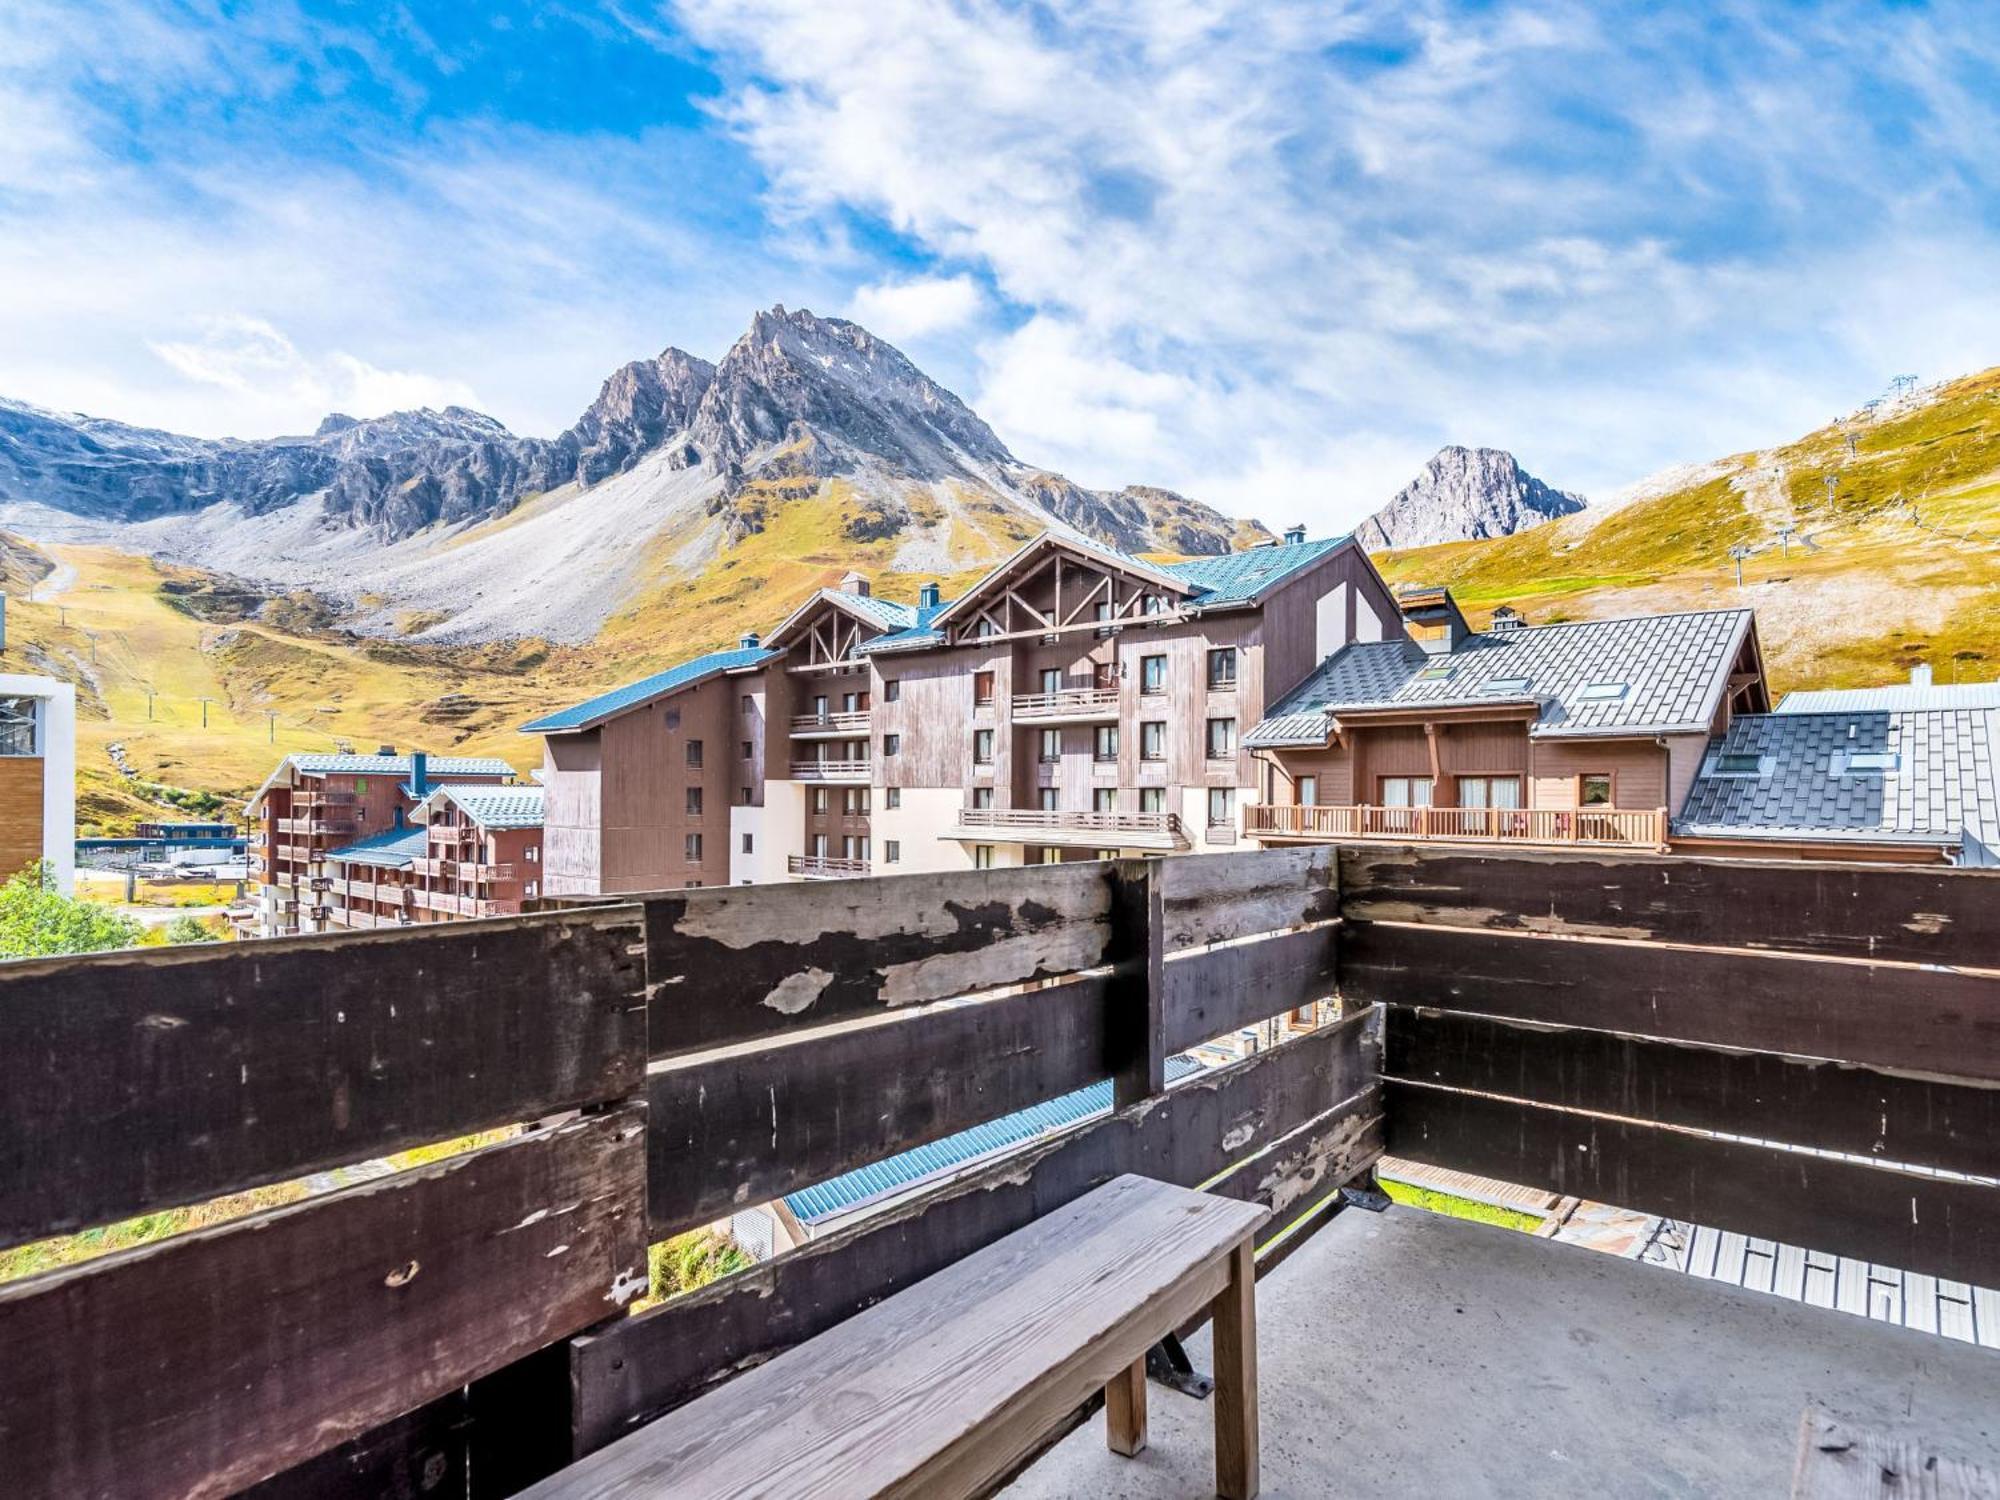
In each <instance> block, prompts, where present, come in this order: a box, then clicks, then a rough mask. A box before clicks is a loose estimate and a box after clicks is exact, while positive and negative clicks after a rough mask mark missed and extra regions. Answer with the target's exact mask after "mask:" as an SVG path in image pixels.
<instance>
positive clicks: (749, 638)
mask: <svg viewBox="0 0 2000 1500" xmlns="http://www.w3.org/2000/svg"><path fill="white" fill-rule="evenodd" d="M736 644H737V645H739V646H741V647H742V648H743V649H744V650H745V651H755V650H756V649H757V632H756V631H754V630H748V631H745V632H744V633H743V638H742V639H741V640H739V641H738V642H737V643H736Z"/></svg>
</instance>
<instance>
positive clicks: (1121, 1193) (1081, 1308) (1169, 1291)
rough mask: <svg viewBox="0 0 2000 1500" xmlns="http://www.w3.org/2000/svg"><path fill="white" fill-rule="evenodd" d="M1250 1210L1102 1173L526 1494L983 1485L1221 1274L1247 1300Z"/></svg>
mask: <svg viewBox="0 0 2000 1500" xmlns="http://www.w3.org/2000/svg"><path fill="white" fill-rule="evenodd" d="M1268 1216H1269V1211H1268V1210H1267V1209H1264V1208H1262V1207H1260V1206H1257V1205H1254V1204H1247V1203H1232V1202H1230V1201H1228V1200H1226V1199H1221V1198H1215V1197H1211V1196H1209V1195H1207V1194H1204V1193H1196V1192H1190V1191H1188V1190H1187V1189H1185V1188H1179V1187H1173V1186H1170V1185H1168V1184H1166V1183H1162V1182H1157V1181H1153V1180H1150V1179H1147V1178H1143V1177H1137V1176H1120V1177H1117V1178H1115V1179H1114V1180H1112V1181H1111V1182H1109V1183H1107V1184H1105V1185H1104V1186H1103V1187H1100V1188H1097V1189H1096V1190H1094V1191H1092V1192H1089V1193H1086V1194H1083V1195H1080V1196H1079V1197H1077V1198H1076V1199H1074V1200H1072V1201H1071V1202H1069V1203H1067V1204H1064V1205H1063V1206H1061V1207H1059V1208H1057V1209H1055V1210H1053V1211H1052V1212H1051V1213H1049V1214H1048V1215H1046V1216H1045V1217H1043V1218H1041V1219H1039V1220H1037V1221H1035V1222H1034V1223H1031V1224H1028V1225H1024V1226H1023V1227H1022V1228H1020V1229H1018V1230H1016V1231H1014V1232H1013V1233H1011V1234H1009V1235H1006V1236H1004V1237H1002V1238H1000V1239H999V1240H996V1241H995V1242H994V1243H992V1244H989V1245H986V1246H984V1247H982V1248H981V1249H979V1250H977V1251H974V1252H973V1253H972V1254H970V1255H967V1256H965V1257H964V1258H963V1259H960V1260H957V1261H955V1262H953V1263H952V1264H951V1265H949V1266H947V1267H945V1268H944V1269H942V1270H940V1271H938V1272H937V1273H936V1274H935V1275H932V1276H929V1277H926V1278H924V1279H923V1280H922V1281H920V1282H918V1283H917V1284H915V1285H913V1286H911V1287H908V1288H907V1289H905V1290H904V1291H902V1292H901V1293H899V1294H898V1295H897V1296H895V1297H893V1298H890V1299H887V1300H885V1301H883V1302H880V1303H877V1304H876V1305H875V1306H873V1307H870V1308H868V1309H867V1310H865V1311H863V1312H861V1313H858V1314H857V1315H856V1316H854V1317H852V1318H849V1319H847V1320H845V1321H843V1322H842V1323H840V1324H839V1325H838V1326H837V1327H834V1328H831V1329H829V1330H828V1331H827V1332H825V1333H823V1334H821V1335H820V1336H819V1337H818V1338H817V1339H815V1340H814V1341H813V1342H812V1343H811V1344H810V1345H806V1346H800V1347H797V1348H793V1349H790V1350H788V1351H786V1352H785V1353H783V1354H780V1355H778V1356H777V1357H776V1358H774V1359H772V1360H771V1361H770V1362H769V1363H768V1364H766V1365H764V1366H762V1367H761V1368H759V1369H756V1370H753V1371H750V1372H748V1373H746V1374H745V1375H743V1376H742V1377H741V1378H740V1379H738V1380H735V1381H732V1382H730V1383H729V1384H728V1385H726V1386H724V1387H722V1388H720V1389H718V1390H716V1391H713V1392H711V1393H710V1394H709V1395H708V1396H706V1397H705V1398H704V1399H703V1400H701V1401H700V1402H698V1403H696V1404H694V1405H690V1406H686V1407H683V1408H681V1409H680V1410H679V1411H676V1412H674V1413H672V1414H670V1415H668V1416H665V1417H662V1418H660V1419H659V1420H658V1421H656V1422H653V1423H650V1424H648V1425H647V1426H645V1427H642V1428H640V1429H639V1430H638V1431H636V1432H633V1433H631V1434H630V1435H629V1436H627V1437H625V1438H623V1439H621V1440H620V1441H619V1442H617V1443H614V1444H612V1445H610V1446H609V1447H607V1448H605V1449H603V1450H602V1451H600V1452H598V1453H596V1454H594V1455H593V1456H591V1457H589V1458H587V1459H585V1460H584V1461H583V1462H582V1463H581V1464H578V1465H577V1466H575V1467H574V1468H571V1469H568V1470H565V1471H563V1472H562V1473H559V1474H557V1475H555V1476H553V1477H552V1478H550V1479H549V1480H547V1481H545V1482H544V1483H542V1484H540V1485H538V1486H536V1487H535V1488H533V1489H532V1490H530V1491H528V1494H529V1496H531V1497H534V1500H557V1497H574V1500H582V1497H585V1496H589V1497H601V1500H615V1497H621V1496H630V1497H635V1500H636V1497H640V1496H648V1497H650V1496H656V1495H663V1494H680V1495H687V1496H706V1495H713V1496H722V1495H746V1494H752V1493H763V1494H772V1495H785V1496H791V1497H798V1500H807V1497H813V1496H820V1497H828V1500H831V1497H835V1496H855V1495H880V1496H910V1497H919V1496H920V1497H923V1500H947V1497H967V1496H972V1495H978V1494H984V1493H985V1492H986V1489H987V1486H988V1485H990V1484H991V1482H992V1481H993V1480H994V1479H995V1478H996V1477H998V1476H999V1475H1000V1474H1002V1473H1004V1472H1006V1470H1007V1469H1008V1467H1009V1466H1010V1465H1011V1464H1012V1463H1013V1462H1014V1461H1015V1460H1016V1459H1017V1458H1018V1456H1019V1455H1020V1454H1021V1453H1023V1452H1025V1451H1028V1450H1029V1449H1031V1448H1032V1447H1033V1446H1034V1444H1035V1441H1036V1439H1038V1438H1039V1437H1040V1436H1041V1435H1042V1433H1043V1432H1045V1431H1046V1430H1047V1429H1048V1428H1049V1427H1050V1426H1052V1425H1054V1424H1055V1423H1057V1422H1059V1421H1060V1420H1061V1418H1062V1417H1063V1416H1064V1415H1066V1414H1067V1413H1068V1412H1069V1411H1071V1410H1072V1409H1073V1408H1075V1407H1076V1406H1078V1405H1080V1404H1081V1403H1082V1402H1084V1401H1087V1400H1089V1399H1090V1398H1091V1397H1092V1396H1093V1395H1095V1394H1096V1393H1097V1392H1098V1391H1100V1390H1102V1389H1103V1387H1104V1385H1105V1384H1106V1382H1107V1381H1109V1380H1110V1379H1111V1377H1112V1376H1113V1375H1114V1374H1116V1373H1117V1372H1119V1371H1121V1370H1124V1369H1127V1368H1129V1367H1130V1366H1131V1365H1132V1364H1133V1363H1134V1362H1135V1361H1142V1360H1143V1359H1144V1357H1145V1352H1146V1348H1147V1346H1148V1345H1149V1344H1151V1343H1153V1342H1154V1341H1155V1340H1157V1339H1158V1338H1159V1337H1161V1336H1162V1335H1163V1334H1165V1333H1168V1332H1170V1331H1171V1330H1172V1329H1173V1328H1175V1327H1176V1326H1177V1325H1178V1324H1179V1322H1180V1320H1181V1319H1182V1318H1184V1317H1187V1316H1190V1315H1191V1314H1193V1313H1194V1312H1195V1311H1197V1310H1198V1309H1200V1308H1201V1307H1203V1306H1205V1305H1206V1304H1207V1303H1208V1302H1209V1301H1210V1299H1212V1298H1215V1297H1216V1296H1217V1294H1218V1293H1219V1292H1221V1291H1222V1290H1223V1289H1224V1288H1225V1287H1228V1286H1230V1285H1231V1284H1232V1277H1240V1278H1242V1285H1241V1287H1240V1290H1239V1294H1238V1302H1247V1301H1248V1299H1249V1297H1250V1295H1251V1289H1250V1279H1251V1272H1250V1269H1249V1240H1250V1237H1251V1236H1252V1235H1253V1234H1254V1233H1255V1232H1256V1230H1257V1229H1258V1228H1259V1226H1261V1225H1262V1223H1263V1222H1264V1220H1265V1219H1266V1218H1267V1217H1268ZM1238 1246H1241V1247H1242V1249H1241V1253H1240V1254H1238V1253H1234V1252H1235V1250H1236V1247H1238ZM1234 1305H1236V1304H1232V1306H1234ZM1252 1368H1253V1369H1254V1366H1252ZM1245 1500H1247V1497H1245Z"/></svg>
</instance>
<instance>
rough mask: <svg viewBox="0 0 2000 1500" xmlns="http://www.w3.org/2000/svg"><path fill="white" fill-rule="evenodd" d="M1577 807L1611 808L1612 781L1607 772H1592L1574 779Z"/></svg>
mask: <svg viewBox="0 0 2000 1500" xmlns="http://www.w3.org/2000/svg"><path fill="white" fill-rule="evenodd" d="M1576 791H1577V795H1576V805H1577V806H1578V807H1609V806H1611V792H1612V781H1611V773H1610V772H1609V771H1592V772H1589V773H1587V774H1585V775H1582V776H1579V777H1577V779H1576Z"/></svg>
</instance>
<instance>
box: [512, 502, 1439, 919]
mask: <svg viewBox="0 0 2000 1500" xmlns="http://www.w3.org/2000/svg"><path fill="white" fill-rule="evenodd" d="M1402 629H1403V627H1402V624H1401V618H1400V615H1399V612H1398V610H1397V607H1396V603H1395V599H1394V597H1393V596H1392V595H1391V593H1390V591H1389V589H1388V588H1387V586H1386V585H1385V584H1384V583H1383V581H1382V579H1381V577H1380V575H1379V574H1378V573H1376V571H1375V569H1374V567H1373V566H1372V565H1371V564H1370V563H1369V561H1368V558H1367V555H1366V554H1365V553H1364V552H1363V551H1362V550H1361V548H1360V547H1359V546H1358V545H1357V544H1356V543H1355V542H1354V541H1353V539H1352V538H1349V537H1341V538H1335V539H1332V540H1323V541H1308V540H1307V539H1306V537H1305V535H1304V533H1303V532H1302V531H1293V532H1290V533H1287V535H1286V536H1285V538H1284V539H1283V540H1282V541H1278V542H1272V543H1267V544H1265V545H1262V546H1257V547H1252V548H1249V549H1247V550H1244V551H1241V552H1235V553H1231V554H1229V555H1227V556H1224V557H1206V558H1195V559H1191V560H1188V561H1184V562H1176V563H1152V562H1147V561H1145V560H1143V559H1140V558H1136V557H1130V556H1126V555H1124V554H1121V553H1118V552H1114V551H1111V550H1109V549H1106V548H1103V547H1100V546H1097V545H1096V544H1094V543H1091V542H1089V541H1086V540H1083V539H1081V538H1079V537H1076V536H1073V535H1069V534H1067V533H1060V532H1053V531H1051V532H1046V533H1044V534H1043V535H1041V536H1039V537H1037V538H1036V539H1035V540H1033V541H1032V542H1030V543H1028V544H1027V545H1026V546H1024V547H1023V548H1021V549H1020V551H1018V552H1017V553H1015V554H1014V555H1013V556H1012V557H1010V558H1008V559H1007V560H1006V561H1005V562H1003V563H1001V564H1000V565H999V566H998V567H996V568H994V569H993V570H992V571H991V572H990V573H988V574H987V575H986V576H985V577H984V578H982V579H980V580H979V581H978V582H977V583H976V584H974V585H973V587H971V588H970V589H968V590H967V591H966V592H965V593H964V594H962V595H961V596H960V597H958V598H957V599H953V600H949V601H947V600H944V599H943V598H941V597H940V595H939V592H938V590H937V588H936V587H935V586H934V585H933V586H927V587H925V588H924V589H923V590H922V591H921V592H920V594H919V596H918V600H917V602H916V603H915V604H903V603H899V602H893V601H890V600H885V599H878V598H876V597H875V596H874V594H873V592H872V590H871V588H870V586H869V583H868V580H866V579H864V578H862V577H861V576H859V575H858V574H851V575H849V576H848V577H847V578H846V579H844V580H843V581H842V583H841V586H840V587H839V588H833V589H824V590H822V591H820V592H819V593H817V594H815V595H813V596H812V597H811V598H809V599H808V600H806V601H805V602H804V603H803V604H802V605H800V606H799V607H798V608H797V609H796V610H794V611H793V612H792V613H791V615H790V616H788V617H787V618H786V619H784V620H783V621H781V622H779V623H778V625H777V626H776V628H775V629H773V630H771V631H770V632H769V633H768V635H765V636H763V637H761V638H760V637H759V636H756V635H746V636H745V637H743V639H742V641H741V642H740V643H739V645H738V646H737V647H736V648H734V649H732V650H728V651H719V652H714V653H711V654H709V655H707V656H702V657H698V658H696V659H694V660H693V661H689V662H685V663H682V664H681V665H679V666H676V667H674V668H672V669H671V670H669V671H666V672H662V673H659V674H657V675H655V676H653V677H649V678H646V679H644V680H642V681H639V682H635V683H632V684H629V685H627V686H625V687H622V688H619V689H617V690H615V691H613V692H610V693H605V694H602V695H600V696H598V697H596V698H592V699H590V700H588V701H586V702H584V703H580V704H577V705H575V706H574V707H572V708H568V709H564V710H562V711H561V712H558V713H554V714H549V715H546V716H544V717H542V718H539V719H536V720H535V721H533V722H532V723H529V724H527V725H524V726H523V729H524V730H525V731H526V732H529V733H534V734H538V735H540V736H542V738H543V744H544V747H545V748H544V765H543V782H544V785H545V787H546V792H547V824H546V828H545V838H546V841H547V854H546V866H545V875H546V880H547V885H546V890H547V893H548V894H549V895H551V896H590V895H608V894H617V893H624V892H631V891H640V890H659V889H665V888H673V887H681V886H694V885H714V884H720V883H723V882H730V883H747V882H759V881H770V880H782V879H786V878H791V877H817V876H844V875H858V874H868V873H898V872H902V873H913V872H922V871H927V870H945V869H961V868H970V867H985V866H1001V865H1019V864H1024V863H1038V862H1051V861H1060V860H1067V859H1095V858H1099V857H1101V856H1107V855H1113V854H1121V855H1122V854H1159V853H1176V852H1188V851H1198V850H1213V849H1224V848H1233V847H1238V846H1239V845H1240V842H1241V840H1242V827H1243V822H1242V817H1243V811H1244V809H1245V808H1246V807H1248V806H1251V805H1254V804H1255V803H1256V802H1257V801H1258V799H1259V795H1260V793H1259V787H1260V777H1259V774H1258V768H1257V765H1256V763H1255V761H1254V760H1253V757H1252V755H1251V752H1250V749H1249V747H1248V746H1247V745H1246V743H1245V735H1246V733H1247V731H1248V730H1249V729H1250V727H1251V726H1253V725H1255V724H1257V723H1258V722H1259V721H1260V720H1261V719H1262V718H1263V717H1264V713H1265V707H1266V704H1267V703H1269V702H1271V701H1273V700H1274V699H1276V698H1277V697H1278V696H1280V695H1282V694H1283V693H1285V692H1286V691H1288V690H1289V689H1291V688H1292V687H1293V686H1295V685H1296V684H1298V683H1299V682H1301V681H1303V680H1304V679H1305V678H1306V677H1307V676H1308V675H1309V674H1310V673H1311V672H1312V671H1313V670H1314V668H1315V667H1316V666H1317V665H1318V663H1320V662H1321V661H1322V660H1323V659H1324V658H1326V657H1327V656H1328V655H1330V654H1333V653H1335V652H1337V651H1339V650H1341V649H1343V648H1345V647H1347V646H1348V645H1350V644H1352V643H1357V642H1362V643H1369V642H1379V641H1381V640H1383V639H1385V638H1388V637H1399V636H1400V635H1401V634H1402Z"/></svg>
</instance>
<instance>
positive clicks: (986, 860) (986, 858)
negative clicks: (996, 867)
mask: <svg viewBox="0 0 2000 1500" xmlns="http://www.w3.org/2000/svg"><path fill="white" fill-rule="evenodd" d="M972 868H973V869H975V870H990V869H992V868H993V846H992V845H991V844H974V845H973V846H972Z"/></svg>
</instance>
